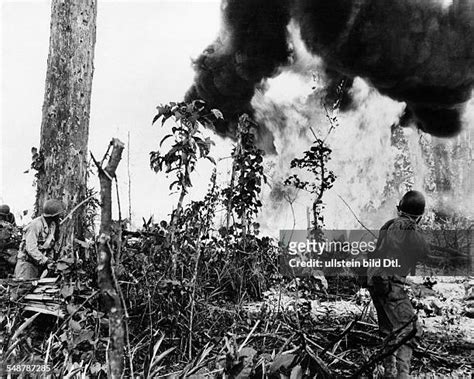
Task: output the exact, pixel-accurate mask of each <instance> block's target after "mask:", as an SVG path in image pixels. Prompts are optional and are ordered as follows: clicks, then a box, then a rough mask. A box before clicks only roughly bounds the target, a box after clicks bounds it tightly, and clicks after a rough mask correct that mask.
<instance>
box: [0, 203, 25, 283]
mask: <svg viewBox="0 0 474 379" xmlns="http://www.w3.org/2000/svg"><path fill="white" fill-rule="evenodd" d="M20 240H21V232H20V228H18V227H17V226H16V224H15V216H13V214H12V213H11V212H10V207H9V206H8V205H6V204H2V205H0V277H6V276H7V275H9V274H10V273H12V272H13V269H14V268H15V265H16V259H17V255H18V245H19V244H20Z"/></svg>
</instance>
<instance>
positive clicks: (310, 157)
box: [285, 138, 336, 229]
mask: <svg viewBox="0 0 474 379" xmlns="http://www.w3.org/2000/svg"><path fill="white" fill-rule="evenodd" d="M331 152H332V150H331V149H330V148H329V147H328V146H327V145H326V144H325V142H324V141H323V140H322V139H320V138H316V140H315V141H314V142H313V144H312V146H311V147H310V148H309V150H306V151H305V152H304V153H303V158H295V159H293V160H292V161H291V163H290V167H291V168H298V169H300V170H305V171H307V172H309V173H310V177H311V179H310V180H306V181H305V180H303V179H301V178H300V177H299V176H298V174H293V175H291V176H290V177H289V178H288V179H286V180H285V184H286V185H293V186H295V187H296V188H298V189H302V190H304V191H307V192H309V193H311V194H312V195H314V196H315V198H314V201H313V205H312V211H313V226H314V229H321V228H322V227H323V226H324V216H323V213H322V212H323V209H324V204H323V195H324V193H325V192H326V191H327V190H329V189H331V188H332V186H333V183H334V181H335V180H336V175H335V174H334V173H333V172H332V171H331V170H329V169H328V168H327V163H328V162H329V160H330V159H331Z"/></svg>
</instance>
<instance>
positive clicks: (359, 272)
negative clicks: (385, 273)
mask: <svg viewBox="0 0 474 379" xmlns="http://www.w3.org/2000/svg"><path fill="white" fill-rule="evenodd" d="M394 221H395V219H392V220H390V221H387V222H386V223H385V224H384V225H383V226H382V227H381V228H380V232H379V238H377V244H376V245H375V249H374V250H373V251H371V252H369V253H367V259H372V258H378V255H379V253H380V247H381V246H382V242H383V241H384V240H385V238H386V236H387V233H385V231H386V230H388V228H390V226H391V225H392V224H393V222H394ZM361 259H362V258H360V260H361ZM356 276H357V284H358V285H359V286H360V287H362V288H367V287H368V277H367V267H358V268H357V269H356Z"/></svg>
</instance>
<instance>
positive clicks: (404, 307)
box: [367, 215, 429, 378]
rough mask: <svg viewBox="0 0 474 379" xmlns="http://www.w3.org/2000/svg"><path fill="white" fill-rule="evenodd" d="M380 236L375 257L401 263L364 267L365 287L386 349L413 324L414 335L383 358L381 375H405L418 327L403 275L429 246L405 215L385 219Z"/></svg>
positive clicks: (411, 329)
mask: <svg viewBox="0 0 474 379" xmlns="http://www.w3.org/2000/svg"><path fill="white" fill-rule="evenodd" d="M379 239H381V241H380V247H379V248H378V249H377V251H376V256H375V258H379V259H384V258H389V259H398V263H399V266H400V267H383V265H381V267H374V268H369V269H368V270H367V279H368V289H369V292H370V295H371V297H372V301H373V303H374V306H375V308H376V310H377V318H378V324H379V329H380V332H381V333H382V335H384V336H385V337H388V338H389V339H388V342H387V349H391V347H392V346H394V345H395V344H398V343H399V342H400V341H401V339H402V338H404V337H405V336H407V335H408V334H410V333H412V332H413V329H414V328H416V334H415V338H413V339H411V340H409V341H408V342H407V343H406V344H404V345H402V346H401V347H400V348H398V349H397V350H396V352H395V353H394V354H392V355H390V356H389V357H387V358H386V359H385V362H384V366H385V375H384V377H387V378H390V377H397V378H407V377H409V375H408V373H409V370H410V367H409V365H410V360H411V355H412V347H413V345H414V343H415V342H416V339H417V337H420V335H421V328H419V327H418V326H417V323H416V315H415V310H414V309H413V306H412V304H411V302H410V299H409V298H408V295H407V293H406V292H405V289H404V285H405V281H406V276H407V275H408V274H409V273H410V272H411V273H414V270H415V266H416V262H417V261H418V260H421V259H423V258H424V257H425V256H426V255H427V253H428V251H429V247H428V244H427V242H426V241H425V239H424V237H423V235H422V234H421V230H420V229H419V227H418V225H417V223H416V221H415V220H414V219H413V218H411V217H408V216H404V215H402V216H400V217H398V218H396V219H393V220H390V221H389V222H387V223H386V224H385V225H384V226H383V227H382V228H381V230H380V235H379ZM397 372H398V375H397Z"/></svg>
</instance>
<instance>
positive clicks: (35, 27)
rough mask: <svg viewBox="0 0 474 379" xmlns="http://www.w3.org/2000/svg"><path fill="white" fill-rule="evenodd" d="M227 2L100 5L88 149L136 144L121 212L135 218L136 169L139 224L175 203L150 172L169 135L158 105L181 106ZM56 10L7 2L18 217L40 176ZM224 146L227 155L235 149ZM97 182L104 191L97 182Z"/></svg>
mask: <svg viewBox="0 0 474 379" xmlns="http://www.w3.org/2000/svg"><path fill="white" fill-rule="evenodd" d="M219 4H220V2H219V1H176V0H173V1H130V0H129V1H104V0H99V2H98V12H97V42H96V47H95V58H94V66H95V71H94V78H93V88H92V102H91V118H90V126H89V133H90V134H89V135H90V138H89V150H90V151H91V152H92V153H93V154H94V155H95V156H96V157H101V156H102V155H103V153H104V152H105V149H106V147H107V145H108V143H109V141H110V139H111V138H113V137H117V138H119V139H121V140H122V141H123V142H124V143H125V144H127V145H128V141H129V143H130V152H128V151H125V152H124V155H123V160H122V162H121V164H120V166H119V171H118V178H119V187H120V202H121V208H122V215H124V217H125V216H128V173H129V172H130V176H131V198H132V202H131V206H132V217H133V219H134V220H135V222H136V223H138V224H139V222H140V220H141V218H142V217H145V218H148V217H149V216H150V215H152V214H155V216H156V218H160V217H166V214H168V213H169V212H170V210H171V206H172V205H171V204H175V200H174V198H170V197H169V196H168V184H169V183H170V180H169V179H167V178H165V177H164V176H163V175H157V174H155V173H153V172H152V171H151V170H150V168H149V152H150V151H152V150H156V149H157V147H158V144H159V141H160V139H161V138H162V137H163V135H164V133H165V131H164V130H160V128H159V127H158V126H152V125H151V120H152V118H153V116H154V115H155V111H156V106H157V105H159V104H161V103H167V102H170V101H179V100H182V97H183V95H184V93H185V92H186V90H187V89H188V88H189V86H190V85H191V83H192V80H193V76H194V72H193V70H192V67H191V59H192V58H195V57H197V56H198V55H199V53H200V52H201V51H202V50H203V49H204V48H205V47H206V46H207V45H208V44H209V43H210V42H211V41H212V40H213V39H214V38H215V36H216V35H217V31H218V29H219V12H220V11H219ZM50 7H51V3H50V1H43V0H35V1H5V0H2V1H1V24H2V26H1V38H0V40H1V48H0V51H1V135H0V146H1V154H0V159H1V161H0V170H1V175H0V202H5V203H8V204H9V205H10V207H11V208H12V209H13V210H14V212H15V213H16V214H17V215H18V214H19V213H22V212H23V211H24V210H29V209H31V207H32V204H33V203H34V195H35V190H34V187H33V179H34V175H33V174H34V173H33V172H29V173H25V171H26V170H28V169H29V165H30V163H31V152H30V151H31V147H33V146H36V147H39V138H40V125H41V108H42V104H43V96H44V85H45V77H46V61H47V55H48V45H49V23H50ZM214 139H216V137H214ZM218 145H219V146H218V150H219V149H220V154H224V155H225V154H226V149H227V150H229V149H230V146H231V145H230V143H229V142H225V143H224V142H223V143H219V144H218ZM229 151H230V150H229ZM128 153H129V154H128ZM128 157H129V159H128ZM128 163H129V166H130V170H129V171H128V169H127V166H128ZM202 165H203V167H198V169H197V173H196V174H195V176H194V178H195V184H196V188H194V189H193V191H192V192H191V194H190V198H192V197H195V198H198V197H200V196H201V195H202V194H203V193H204V191H205V190H206V188H207V183H208V175H210V172H211V169H212V167H210V163H206V164H205V163H203V164H202ZM90 185H91V186H95V187H96V188H98V180H97V178H92V180H91V183H90ZM116 215H117V213H116V214H115V216H116ZM27 220H28V217H26V218H25V222H26V221H27Z"/></svg>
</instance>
